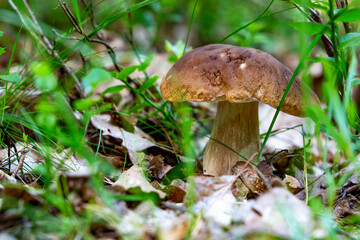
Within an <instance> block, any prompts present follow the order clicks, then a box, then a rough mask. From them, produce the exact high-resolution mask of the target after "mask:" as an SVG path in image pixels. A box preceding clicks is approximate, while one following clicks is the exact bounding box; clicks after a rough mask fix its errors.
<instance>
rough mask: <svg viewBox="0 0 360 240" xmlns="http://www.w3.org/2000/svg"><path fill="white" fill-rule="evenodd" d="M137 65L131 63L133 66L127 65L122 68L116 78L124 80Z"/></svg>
mask: <svg viewBox="0 0 360 240" xmlns="http://www.w3.org/2000/svg"><path fill="white" fill-rule="evenodd" d="M138 67H139V66H138V65H133V66H129V67H126V68H123V70H121V72H120V73H119V75H118V76H117V78H118V79H120V80H125V79H126V78H127V77H128V76H129V75H130V74H132V73H133V72H135V70H136V69H137V68H138Z"/></svg>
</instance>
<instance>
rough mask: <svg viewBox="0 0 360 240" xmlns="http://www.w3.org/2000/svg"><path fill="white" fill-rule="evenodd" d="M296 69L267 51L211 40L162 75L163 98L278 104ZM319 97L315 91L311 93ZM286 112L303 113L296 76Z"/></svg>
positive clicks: (169, 99) (299, 86)
mask: <svg viewBox="0 0 360 240" xmlns="http://www.w3.org/2000/svg"><path fill="white" fill-rule="evenodd" d="M292 75H293V73H292V72H291V71H290V70H289V69H288V68H287V67H286V66H284V65H283V64H282V63H280V62H279V61H278V60H277V59H275V58H274V57H273V56H271V55H270V54H268V53H265V52H262V51H260V50H257V49H253V48H245V47H237V46H231V45H225V44H210V45H206V46H203V47H200V48H197V49H194V50H193V51H191V52H188V53H186V54H185V55H184V56H182V57H181V58H180V59H179V60H178V61H177V62H176V63H175V64H174V65H173V67H172V68H171V69H170V70H169V72H168V73H167V74H166V76H165V77H164V78H163V80H162V82H161V85H160V90H161V95H162V96H163V98H164V99H166V100H168V101H172V102H177V101H184V100H187V101H196V102H203V101H223V100H228V101H230V102H249V101H256V100H258V101H261V102H263V103H266V104H269V105H270V106H272V107H274V108H277V107H278V106H279V103H280V100H281V98H282V96H283V94H284V92H285V89H286V87H287V85H288V83H289V80H290V79H291V77H292ZM312 94H313V97H314V99H317V96H316V94H315V93H312ZM281 110H282V111H283V112H286V113H288V114H292V115H295V116H301V114H302V94H301V82H300V81H299V80H298V79H295V81H294V82H293V84H292V86H291V88H290V91H289V93H288V94H287V96H286V98H285V102H284V104H283V106H282V108H281Z"/></svg>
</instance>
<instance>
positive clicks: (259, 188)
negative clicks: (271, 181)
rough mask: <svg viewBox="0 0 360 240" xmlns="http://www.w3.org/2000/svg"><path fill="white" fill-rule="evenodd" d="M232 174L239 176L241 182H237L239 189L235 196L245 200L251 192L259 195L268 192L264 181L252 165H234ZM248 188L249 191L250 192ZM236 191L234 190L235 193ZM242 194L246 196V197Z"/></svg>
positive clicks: (238, 163) (244, 163)
mask: <svg viewBox="0 0 360 240" xmlns="http://www.w3.org/2000/svg"><path fill="white" fill-rule="evenodd" d="M231 172H232V174H233V175H239V180H237V181H238V183H237V184H236V185H237V187H238V188H239V189H238V192H237V193H235V196H237V197H240V198H244V197H246V196H247V194H248V193H249V192H251V193H255V194H259V193H261V192H264V191H266V190H267V186H266V184H265V182H264V180H263V179H262V178H261V177H260V176H259V175H258V173H257V172H256V170H255V169H254V168H253V167H252V166H251V165H250V164H248V163H246V162H243V161H239V162H237V163H236V164H235V165H234V167H233V168H232V170H231ZM243 185H244V186H245V187H244V186H243ZM246 188H247V189H249V191H248V192H247V191H246ZM234 191H235V192H236V190H235V189H233V193H234ZM239 194H240V195H239ZM242 194H246V195H245V196H244V195H242Z"/></svg>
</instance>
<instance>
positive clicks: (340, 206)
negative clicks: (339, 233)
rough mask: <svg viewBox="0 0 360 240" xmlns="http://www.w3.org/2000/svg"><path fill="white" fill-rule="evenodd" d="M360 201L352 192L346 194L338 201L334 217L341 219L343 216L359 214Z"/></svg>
mask: <svg viewBox="0 0 360 240" xmlns="http://www.w3.org/2000/svg"><path fill="white" fill-rule="evenodd" d="M359 206H360V201H359V200H358V199H357V198H356V197H354V196H353V195H352V194H346V195H345V196H344V197H343V198H341V199H339V200H337V201H336V203H335V205H334V213H333V215H334V218H335V219H340V218H343V217H347V216H351V215H355V214H359V213H360V211H359Z"/></svg>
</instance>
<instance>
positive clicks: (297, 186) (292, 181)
mask: <svg viewBox="0 0 360 240" xmlns="http://www.w3.org/2000/svg"><path fill="white" fill-rule="evenodd" d="M283 183H284V185H285V186H286V188H287V189H288V190H289V191H290V192H291V193H292V194H297V193H298V192H300V191H301V190H303V189H304V188H303V186H302V184H301V183H300V182H299V181H298V180H297V179H296V178H294V177H292V176H290V175H285V178H284V179H283Z"/></svg>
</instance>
